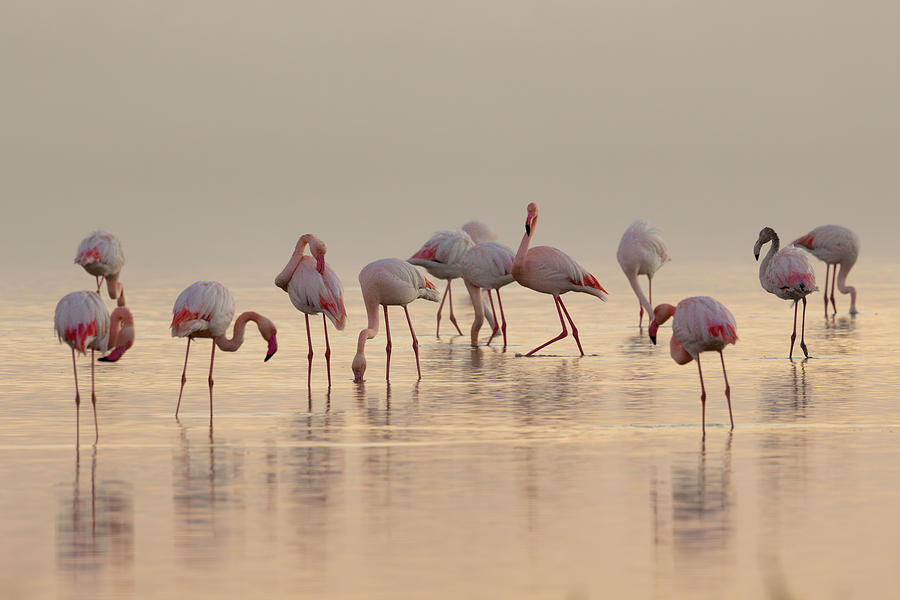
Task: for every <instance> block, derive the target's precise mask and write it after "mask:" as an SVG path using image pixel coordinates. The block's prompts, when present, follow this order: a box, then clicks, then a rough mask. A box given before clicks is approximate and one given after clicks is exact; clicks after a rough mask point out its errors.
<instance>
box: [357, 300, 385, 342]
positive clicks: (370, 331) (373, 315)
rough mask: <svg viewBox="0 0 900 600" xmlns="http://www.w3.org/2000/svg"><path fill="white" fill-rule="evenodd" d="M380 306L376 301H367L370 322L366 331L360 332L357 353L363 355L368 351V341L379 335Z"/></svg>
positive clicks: (367, 313)
mask: <svg viewBox="0 0 900 600" xmlns="http://www.w3.org/2000/svg"><path fill="white" fill-rule="evenodd" d="M379 306H380V305H379V304H378V302H375V301H374V300H369V299H366V315H367V316H368V318H369V322H368V324H367V326H366V328H365V329H363V330H362V331H360V332H359V339H358V340H357V343H356V353H357V354H363V353H365V350H366V340H371V339H372V338H373V337H375V336H376V335H378V324H379V318H378V307H379Z"/></svg>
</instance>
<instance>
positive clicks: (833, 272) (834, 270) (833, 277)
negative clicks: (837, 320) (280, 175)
mask: <svg viewBox="0 0 900 600" xmlns="http://www.w3.org/2000/svg"><path fill="white" fill-rule="evenodd" d="M837 269H838V266H837V265H834V267H832V269H831V308H833V309H834V314H837V304H835V302H834V284H835V281H837ZM825 283H828V282H827V281H826V282H825Z"/></svg>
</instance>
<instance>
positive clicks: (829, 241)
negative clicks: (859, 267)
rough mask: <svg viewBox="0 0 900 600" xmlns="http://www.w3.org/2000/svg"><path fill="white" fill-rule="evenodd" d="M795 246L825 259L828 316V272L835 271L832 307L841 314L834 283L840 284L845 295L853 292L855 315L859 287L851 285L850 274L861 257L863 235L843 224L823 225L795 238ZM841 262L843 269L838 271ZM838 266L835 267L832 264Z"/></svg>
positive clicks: (851, 299)
mask: <svg viewBox="0 0 900 600" xmlns="http://www.w3.org/2000/svg"><path fill="white" fill-rule="evenodd" d="M793 245H796V246H800V247H801V248H804V249H805V250H808V251H809V252H810V253H811V254H812V255H813V256H815V257H816V258H818V259H819V260H821V261H824V262H825V293H824V294H823V296H824V297H825V298H824V299H825V316H826V317H827V316H828V274H829V271H831V306H832V308H834V312H835V313H837V305H836V303H835V301H834V285H835V282H836V283H837V286H838V289H839V290H840V291H841V293H842V294H850V314H851V315H855V314H856V313H857V312H858V311H857V310H856V288H855V287H853V286H849V285H847V283H846V282H847V274H848V273H849V272H850V269H851V268H852V267H853V265H855V264H856V259H857V258H858V257H859V236H857V235H856V234H855V233H853V232H852V231H850V230H849V229H847V228H846V227H841V226H840V225H821V226H820V227H816V228H815V229H813V230H812V231H810V232H809V233H807V234H806V235H804V236H802V237H800V238H798V239H796V240H794V242H793ZM837 265H840V266H841V272H840V273H838V272H837ZM832 266H833V267H834V268H833V269H832V268H831V267H832Z"/></svg>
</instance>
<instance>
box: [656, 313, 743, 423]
mask: <svg viewBox="0 0 900 600" xmlns="http://www.w3.org/2000/svg"><path fill="white" fill-rule="evenodd" d="M652 315H653V321H652V322H651V323H650V329H649V333H650V341H652V342H653V343H654V344H655V343H656V332H657V330H658V329H659V326H660V325H662V324H663V323H665V322H666V321H668V320H669V318H670V317H672V316H673V315H674V316H675V321H674V322H673V323H672V340H671V341H670V342H669V353H670V354H671V355H672V358H673V359H674V360H675V362H676V363H678V364H679V365H684V364H687V363H689V362H691V361H692V360H696V361H697V372H698V373H699V374H700V403H701V405H702V407H703V408H702V413H701V414H702V417H701V419H702V421H701V422H702V424H703V425H702V426H703V439H706V387H705V386H704V385H703V369H702V368H700V353H701V352H709V351H714V352H718V353H719V358H720V359H721V360H722V375H723V376H724V377H725V399H726V400H728V419H729V420H730V421H731V429H732V431H733V430H734V416H732V414H731V386H729V385H728V373H727V372H726V371H725V356H724V355H723V354H722V350H723V349H724V348H725V346H727V345H728V344H733V343H735V342H736V341H737V339H738V336H737V324H736V323H735V321H734V315H732V314H731V311H730V310H728V309H727V308H725V306H724V305H723V304H721V303H720V302H718V301H717V300H715V299H713V298H710V297H709V296H693V297H691V298H685V299H684V300H682V301H681V302H679V303H678V306H672V305H671V304H660V305H659V306H657V307H656V308H655V309H654V310H653V312H652Z"/></svg>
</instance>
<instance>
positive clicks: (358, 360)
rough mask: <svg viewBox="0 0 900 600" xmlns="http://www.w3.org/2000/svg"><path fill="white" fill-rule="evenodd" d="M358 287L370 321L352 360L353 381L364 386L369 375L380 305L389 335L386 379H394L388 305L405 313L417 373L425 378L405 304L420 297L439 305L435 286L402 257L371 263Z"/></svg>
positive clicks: (360, 275)
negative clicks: (370, 342)
mask: <svg viewBox="0 0 900 600" xmlns="http://www.w3.org/2000/svg"><path fill="white" fill-rule="evenodd" d="M359 285H360V288H361V289H362V295H363V302H364V303H365V305H366V315H367V316H368V319H369V322H368V325H367V327H366V328H365V329H363V330H362V331H360V332H359V340H358V342H357V346H356V356H354V357H353V364H352V369H353V381H354V382H355V383H362V381H363V376H364V375H365V373H366V340H370V339H372V338H374V337H375V336H376V335H377V334H378V306H379V305H381V307H382V308H383V309H384V330H385V334H386V335H387V346H386V348H385V351H386V353H387V363H386V366H385V372H384V377H385V379H386V380H387V381H390V379H391V326H390V323H389V322H388V309H387V307H388V306H395V305H399V306H402V307H403V312H404V313H405V314H406V322H407V323H408V324H409V333H410V335H411V336H412V342H413V343H412V347H413V352H414V353H415V355H416V372H417V373H418V376H419V379H422V369H421V367H420V366H419V340H418V339H417V338H416V332H415V331H413V326H412V320H411V319H410V318H409V310H408V309H407V308H406V305H407V304H409V303H410V302H412V301H413V300H415V299H417V298H425V299H426V300H431V301H432V302H437V301H438V298H439V297H440V294H439V293H438V291H437V288H436V287H435V286H434V284H433V283H431V282H430V281H428V279H426V278H425V276H424V275H422V273H420V272H419V271H418V269H416V268H415V267H413V266H412V265H410V264H409V263H408V262H406V261H404V260H400V259H399V258H382V259H381V260H376V261H375V262H372V263H369V264H368V265H366V266H365V267H363V269H362V271H360V272H359Z"/></svg>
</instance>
